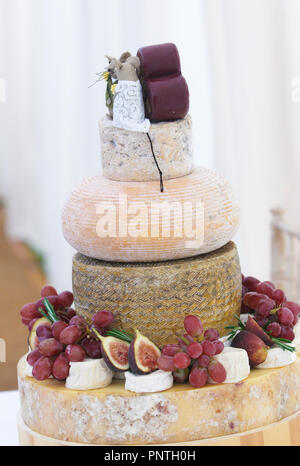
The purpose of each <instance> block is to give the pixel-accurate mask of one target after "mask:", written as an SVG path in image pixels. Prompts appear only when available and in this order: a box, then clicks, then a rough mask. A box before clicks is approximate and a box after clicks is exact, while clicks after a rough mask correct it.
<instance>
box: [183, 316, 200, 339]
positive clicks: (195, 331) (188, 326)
mask: <svg viewBox="0 0 300 466" xmlns="http://www.w3.org/2000/svg"><path fill="white" fill-rule="evenodd" d="M184 328H185V330H186V331H187V333H188V334H189V335H191V336H192V337H199V336H200V335H201V334H202V332H203V325H202V322H201V320H200V319H199V317H198V316H195V315H189V316H186V317H185V319H184Z"/></svg>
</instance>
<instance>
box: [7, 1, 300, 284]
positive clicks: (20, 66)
mask: <svg viewBox="0 0 300 466" xmlns="http://www.w3.org/2000/svg"><path fill="white" fill-rule="evenodd" d="M299 20H300V2H299V1H298V0H188V2H183V1H182V0H110V1H109V2H104V1H103V0H63V1H62V0H0V80H1V79H4V80H5V83H6V102H1V101H0V198H2V199H4V201H5V203H6V205H7V213H8V233H9V234H10V235H11V236H12V237H14V238H21V239H25V240H26V241H29V242H30V243H32V244H33V245H34V246H35V247H37V248H38V249H39V250H41V251H42V252H43V253H44V254H45V257H46V261H47V262H46V263H47V269H48V272H49V280H50V281H51V282H53V283H54V284H56V285H57V287H58V288H66V287H70V284H71V257H72V254H73V251H72V250H71V248H70V247H69V246H68V245H67V244H66V242H65V241H64V239H63V237H62V233H61V225H60V214H61V209H62V205H63V203H64V201H65V199H66V197H67V195H68V194H69V192H70V191H71V190H72V189H73V188H74V187H75V186H76V185H77V184H78V183H79V182H80V181H81V180H82V178H84V177H86V176H89V175H93V174H95V173H97V172H100V170H101V167H100V154H99V136H98V129H97V123H98V119H99V118H100V116H101V115H102V114H103V113H105V111H106V110H105V105H104V85H103V84H98V85H97V86H95V87H93V88H92V89H88V85H89V84H90V83H91V82H92V81H93V73H94V72H96V71H101V70H102V69H103V68H104V66H105V65H106V61H105V59H104V55H105V54H106V53H108V54H110V55H116V56H118V55H120V54H121V52H123V51H125V50H130V51H131V52H133V53H134V52H135V51H136V50H137V48H138V47H140V46H142V45H148V44H153V43H161V42H175V43H176V44H177V46H178V48H179V51H180V55H181V61H182V69H183V74H184V76H185V77H186V79H187V81H188V84H189V88H190V94H191V115H192V118H193V122H194V147H195V160H196V163H197V164H201V165H206V166H210V167H214V168H216V169H217V170H218V171H220V172H222V173H223V174H224V175H225V176H226V177H227V178H228V179H229V181H230V182H231V183H232V184H233V186H234V188H235V191H236V193H237V196H238V197H239V199H240V203H241V210H242V223H241V228H240V231H239V233H238V235H237V237H236V241H237V242H238V246H239V250H240V256H241V262H242V265H243V269H244V271H245V273H247V274H249V273H251V274H255V275H258V276H260V277H262V278H267V277H269V254H270V251H269V244H270V243H269V237H270V232H269V209H270V208H271V207H272V206H274V205H282V206H287V207H289V208H290V212H291V213H292V215H293V216H295V215H296V214H297V209H298V205H299V197H300V189H299V188H298V185H297V181H298V175H299V173H300V167H299V164H300V162H299V161H298V157H297V154H298V152H299V147H300V135H299V134H298V131H297V129H298V127H297V125H298V121H299V111H300V110H299V109H300V103H297V102H295V100H294V101H293V100H292V90H293V88H292V82H296V80H297V78H300V69H299V68H300V63H299V60H298V44H299V38H300V37H299V36H300V32H299V27H298V25H299Z"/></svg>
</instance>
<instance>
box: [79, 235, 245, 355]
mask: <svg viewBox="0 0 300 466" xmlns="http://www.w3.org/2000/svg"><path fill="white" fill-rule="evenodd" d="M241 293H242V283H241V270H240V263H239V257H238V252H237V248H236V246H235V245H234V243H232V242H230V243H228V244H227V245H226V246H224V247H223V248H221V249H219V250H217V251H215V252H212V253H210V254H205V255H203V256H197V257H194V258H188V259H181V260H176V261H168V262H159V263H157V262H156V263H140V264H124V263H115V262H104V261H98V260H94V259H90V258H88V257H86V256H83V255H82V254H76V255H75V257H74V259H73V294H74V305H75V308H76V311H77V312H78V313H79V314H81V315H84V316H86V317H88V319H89V320H91V318H92V316H93V314H94V313H95V312H97V311H99V310H101V309H107V310H110V311H112V312H113V313H114V316H115V321H114V327H116V328H119V329H124V330H127V331H131V332H132V331H133V329H135V328H137V329H139V330H140V332H141V333H143V334H145V335H146V336H147V337H148V338H150V340H152V341H153V342H154V343H156V344H157V345H158V346H163V345H164V344H166V343H174V342H176V341H177V337H176V334H177V332H181V333H182V331H183V330H184V329H183V321H184V317H185V316H186V315H188V314H197V315H199V317H200V319H201V320H202V323H203V325H204V327H206V328H209V327H216V328H217V329H218V330H219V332H220V334H221V335H224V332H225V329H224V327H225V326H227V325H232V324H234V322H235V318H234V315H235V314H239V313H240V307H241Z"/></svg>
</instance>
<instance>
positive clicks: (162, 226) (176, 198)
mask: <svg viewBox="0 0 300 466" xmlns="http://www.w3.org/2000/svg"><path fill="white" fill-rule="evenodd" d="M238 225H239V207H238V204H237V202H236V199H235V197H234V195H233V192H232V189H231V187H230V186H229V184H228V182H227V181H226V180H225V179H224V178H223V177H222V176H220V175H218V174H217V173H216V172H214V171H213V170H210V169H208V168H203V167H202V168H198V169H196V170H195V171H194V172H193V173H191V174H190V175H187V176H182V177H180V178H177V179H172V180H165V181H164V192H163V193H162V192H160V188H159V183H158V182H157V181H148V182H146V181H145V182H118V181H112V180H108V179H106V178H105V177H103V176H101V175H98V176H94V177H93V178H89V179H87V180H85V181H83V182H82V183H81V185H80V186H79V187H78V188H77V189H75V191H73V193H72V195H71V197H70V198H69V199H68V201H67V202H66V204H65V206H64V209H63V216H62V227H63V233H64V236H65V239H66V240H67V241H68V243H69V244H70V245H71V246H73V247H74V248H75V249H76V250H77V251H78V252H80V253H82V254H84V255H86V256H88V257H92V258H95V259H101V260H106V261H117V262H155V261H164V260H174V259H180V258H184V257H191V256H197V255H199V254H205V253H207V252H211V251H214V250H216V249H218V248H220V247H222V246H224V245H225V244H226V243H228V241H230V240H231V239H232V237H233V235H234V234H235V232H236V230H237V228H238Z"/></svg>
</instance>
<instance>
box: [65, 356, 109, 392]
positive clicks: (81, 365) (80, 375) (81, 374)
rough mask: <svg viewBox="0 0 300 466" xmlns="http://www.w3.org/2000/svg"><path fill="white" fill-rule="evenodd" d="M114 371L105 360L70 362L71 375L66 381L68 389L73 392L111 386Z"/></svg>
mask: <svg viewBox="0 0 300 466" xmlns="http://www.w3.org/2000/svg"><path fill="white" fill-rule="evenodd" d="M112 377H113V373H112V371H111V370H110V369H109V368H108V367H107V365H106V364H105V362H104V359H85V360H84V361H82V362H70V373H69V376H68V378H67V379H66V388H69V389H71V390H93V389H95V388H103V387H107V385H110V384H111V381H112Z"/></svg>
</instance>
